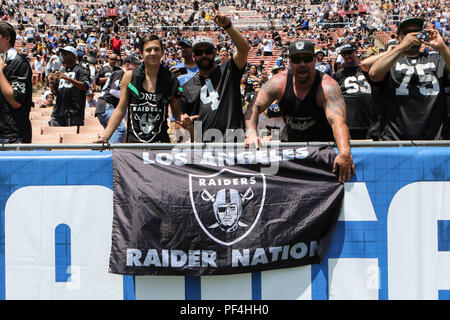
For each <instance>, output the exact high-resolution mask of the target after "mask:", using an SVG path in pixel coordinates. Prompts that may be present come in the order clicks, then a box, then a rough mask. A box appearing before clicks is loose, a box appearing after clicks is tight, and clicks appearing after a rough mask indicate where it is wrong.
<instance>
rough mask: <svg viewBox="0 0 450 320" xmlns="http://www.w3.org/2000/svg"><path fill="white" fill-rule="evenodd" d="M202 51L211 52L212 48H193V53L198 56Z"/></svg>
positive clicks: (212, 51)
mask: <svg viewBox="0 0 450 320" xmlns="http://www.w3.org/2000/svg"><path fill="white" fill-rule="evenodd" d="M203 53H205V54H213V53H214V49H213V48H207V49H195V50H194V54H195V55H196V56H198V57H200V56H202V55H203Z"/></svg>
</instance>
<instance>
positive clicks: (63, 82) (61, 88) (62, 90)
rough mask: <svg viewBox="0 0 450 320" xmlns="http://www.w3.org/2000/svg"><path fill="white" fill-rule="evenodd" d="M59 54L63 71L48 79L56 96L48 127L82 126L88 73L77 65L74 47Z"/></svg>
mask: <svg viewBox="0 0 450 320" xmlns="http://www.w3.org/2000/svg"><path fill="white" fill-rule="evenodd" d="M59 52H60V54H61V56H62V65H63V67H64V70H63V71H58V72H56V73H51V74H50V75H49V77H48V78H49V81H50V84H51V90H52V93H53V94H55V96H56V106H55V108H54V109H53V113H52V115H51V119H50V122H49V125H50V126H55V127H64V126H82V125H83V124H84V109H85V106H86V92H87V90H88V89H89V80H90V79H89V73H88V71H87V70H86V69H84V68H83V67H82V66H81V65H79V64H78V63H77V62H78V59H77V52H76V49H75V48H74V47H72V46H66V47H64V48H61V49H59Z"/></svg>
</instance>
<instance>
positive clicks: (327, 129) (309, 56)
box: [245, 40, 355, 182]
mask: <svg viewBox="0 0 450 320" xmlns="http://www.w3.org/2000/svg"><path fill="white" fill-rule="evenodd" d="M315 62H316V61H315V57H314V44H313V43H312V42H310V41H307V40H298V41H296V42H293V43H291V45H290V46H289V68H288V71H285V72H281V73H279V74H277V75H275V76H273V77H272V78H271V79H270V80H269V81H268V82H266V83H265V84H264V85H263V86H262V88H261V89H260V90H259V91H258V95H257V96H256V98H255V99H254V101H252V102H251V103H250V105H249V106H248V108H247V110H246V113H245V125H246V130H247V132H246V135H247V137H246V139H245V143H246V145H251V144H252V145H255V146H256V147H257V148H258V147H259V144H260V143H262V140H261V138H260V135H258V133H257V131H256V128H257V125H258V117H259V114H260V113H261V112H264V111H265V110H266V109H267V108H268V107H269V106H270V105H271V104H272V103H273V101H275V100H277V101H279V103H278V105H279V107H280V110H281V112H282V114H283V118H284V121H285V123H286V125H285V127H284V129H283V132H282V134H281V136H282V139H281V140H282V141H299V142H303V141H333V139H334V140H335V141H336V145H337V148H338V150H339V154H338V156H337V157H336V160H335V163H334V170H337V169H339V180H340V181H341V182H344V181H345V180H346V179H350V177H351V173H352V172H353V173H354V172H355V166H354V164H353V157H352V155H351V152H350V142H349V138H350V136H349V131H348V127H347V124H346V123H345V109H346V108H345V102H344V99H343V97H342V92H341V89H340V88H339V85H338V83H337V82H336V81H335V80H334V79H333V78H331V77H330V76H329V75H327V74H323V73H321V72H319V71H317V70H316V69H315Z"/></svg>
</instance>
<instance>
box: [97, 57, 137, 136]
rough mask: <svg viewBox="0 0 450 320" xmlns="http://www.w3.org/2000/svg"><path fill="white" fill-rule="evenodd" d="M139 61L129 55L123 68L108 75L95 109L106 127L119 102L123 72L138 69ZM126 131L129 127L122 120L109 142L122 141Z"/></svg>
mask: <svg viewBox="0 0 450 320" xmlns="http://www.w3.org/2000/svg"><path fill="white" fill-rule="evenodd" d="M139 63H140V62H139V60H138V59H137V58H136V57H135V56H134V55H129V56H127V57H125V59H124V60H123V65H122V68H120V69H118V70H116V71H113V72H112V74H111V75H110V76H109V77H108V81H107V83H106V84H105V86H104V87H103V89H102V93H101V94H100V96H99V99H98V103H97V107H96V109H95V116H96V117H98V120H99V122H100V123H101V125H102V126H103V127H104V128H106V127H107V125H108V122H109V119H110V118H111V115H112V114H113V112H114V110H115V108H116V107H117V104H118V103H119V98H120V90H121V81H122V77H123V74H124V73H125V72H127V71H129V70H131V71H132V70H134V69H136V68H137V66H138V65H139ZM126 133H127V128H126V126H125V125H124V124H123V123H122V121H121V122H120V123H119V125H118V126H117V128H116V130H115V131H114V133H113V134H112V136H111V138H110V139H109V141H108V142H109V143H120V142H122V141H123V140H124V138H125V135H126Z"/></svg>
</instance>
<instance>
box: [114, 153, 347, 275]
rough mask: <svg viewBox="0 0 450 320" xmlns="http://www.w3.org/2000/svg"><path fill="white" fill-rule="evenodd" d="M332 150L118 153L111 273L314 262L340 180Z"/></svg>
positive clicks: (331, 223) (198, 271) (339, 195)
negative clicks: (334, 169) (333, 170)
mask: <svg viewBox="0 0 450 320" xmlns="http://www.w3.org/2000/svg"><path fill="white" fill-rule="evenodd" d="M335 157H336V153H335V151H334V149H333V148H332V147H329V146H324V147H302V148H294V147H293V148H278V149H262V150H253V151H252V150H248V149H246V150H244V149H230V150H182V149H178V150H175V149H173V150H167V151H166V150H151V151H146V150H140V151H139V150H115V151H114V152H113V170H114V219H113V230H112V248H111V256H110V272H112V273H119V274H134V275H211V274H233V273H242V272H252V271H260V270H269V269H276V268H285V267H293V266H302V265H307V264H313V263H320V262H321V260H322V258H323V256H324V254H325V252H326V250H327V248H328V244H329V241H330V238H331V235H332V232H333V229H334V227H335V225H336V222H337V219H338V216H339V213H340V209H341V205H342V200H343V197H344V185H343V184H341V183H339V181H338V179H337V176H336V174H335V173H333V172H332V168H333V162H334V159H335Z"/></svg>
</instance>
